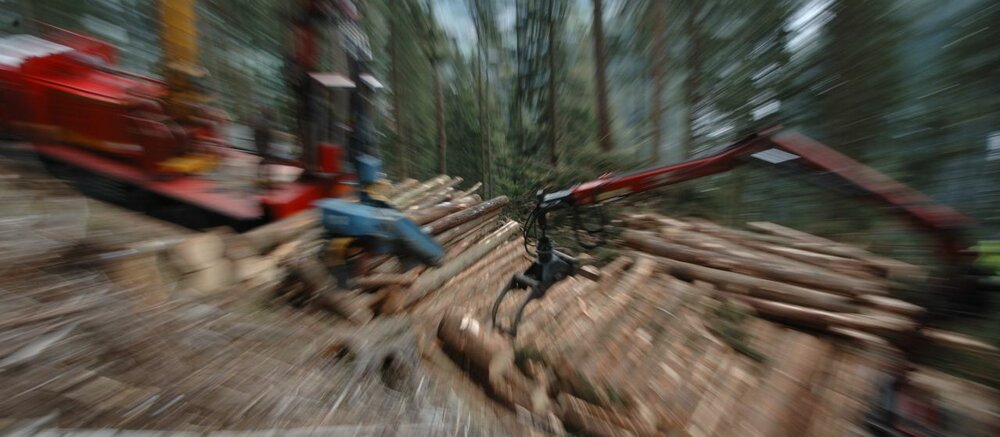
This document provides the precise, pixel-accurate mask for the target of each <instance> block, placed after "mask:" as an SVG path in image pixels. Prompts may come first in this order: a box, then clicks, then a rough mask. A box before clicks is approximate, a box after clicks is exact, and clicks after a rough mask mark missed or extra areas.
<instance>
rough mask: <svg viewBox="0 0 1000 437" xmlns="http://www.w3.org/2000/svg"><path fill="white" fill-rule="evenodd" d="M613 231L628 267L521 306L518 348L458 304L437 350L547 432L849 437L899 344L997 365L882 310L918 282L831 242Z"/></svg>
mask: <svg viewBox="0 0 1000 437" xmlns="http://www.w3.org/2000/svg"><path fill="white" fill-rule="evenodd" d="M622 222H623V223H625V225H626V227H627V229H626V230H625V231H624V233H623V234H622V240H623V241H622V242H623V246H624V249H625V252H624V253H623V254H622V255H620V256H619V258H617V259H616V260H614V261H612V262H611V263H609V264H607V265H605V266H604V267H603V268H601V269H600V274H599V275H598V277H597V279H596V280H590V279H585V278H582V277H572V278H569V279H567V280H565V281H563V282H561V283H559V284H557V285H556V286H554V287H553V288H552V289H551V290H549V292H548V293H547V295H546V297H545V299H544V300H541V301H538V302H536V303H534V304H532V305H530V306H529V307H528V310H527V311H526V313H525V317H524V321H523V322H522V325H521V329H520V331H519V333H518V337H517V338H516V339H513V340H512V339H509V338H504V337H503V336H501V335H500V334H497V333H496V332H494V331H492V330H488V329H486V327H487V326H488V318H489V314H488V311H489V308H488V305H487V304H488V303H489V302H490V301H491V300H492V299H491V298H492V297H493V296H489V297H488V298H487V299H485V300H467V299H460V300H459V302H460V303H458V304H456V305H454V306H452V307H451V308H450V309H451V310H452V311H454V312H453V313H450V315H447V316H445V317H444V318H443V319H442V321H441V322H440V324H439V325H438V328H437V337H438V341H439V342H440V344H441V347H442V349H444V350H445V351H446V352H448V353H449V355H451V356H452V358H453V360H454V361H455V362H456V363H457V364H459V365H461V366H465V368H466V369H467V371H468V373H469V375H470V377H471V378H472V379H473V380H475V381H478V382H479V384H480V385H482V386H483V387H484V391H485V392H486V393H488V394H489V395H490V396H491V397H493V398H494V399H495V400H496V401H498V402H499V403H500V404H501V405H505V406H507V407H508V408H511V409H513V410H515V411H520V412H522V413H523V414H527V415H529V416H530V417H531V418H532V420H531V423H534V424H535V425H536V426H538V427H539V428H540V429H544V430H552V429H565V430H567V431H570V432H573V433H576V434H580V435H650V436H652V435H680V434H684V435H699V436H710V435H846V434H858V433H862V431H861V430H862V428H861V427H862V426H863V423H864V418H865V414H866V412H867V408H868V406H869V404H870V402H871V401H872V399H874V396H875V395H876V386H877V384H878V383H879V382H880V381H881V380H882V378H884V374H885V373H884V372H885V371H886V369H888V368H890V365H892V364H893V363H894V362H895V361H896V360H898V358H899V357H900V356H901V355H900V351H899V350H898V349H897V348H898V346H897V345H898V344H906V343H905V341H908V340H911V339H912V337H913V336H921V337H923V339H924V340H926V341H931V342H934V343H936V344H948V345H951V346H952V347H956V348H960V349H961V350H964V351H973V352H976V353H980V354H987V355H988V356H994V357H996V356H997V355H996V354H997V351H996V349H995V348H994V347H993V346H991V345H989V344H986V343H984V342H982V341H978V340H975V339H971V338H968V337H965V336H960V335H958V334H956V333H942V332H939V331H937V330H931V329H927V328H923V329H918V328H919V327H918V324H917V322H916V320H917V319H918V318H919V317H920V316H921V314H922V312H923V309H922V308H920V307H919V306H916V305H913V304H911V303H908V302H905V301H902V300H899V299H896V298H893V297H891V296H890V281H889V279H888V277H889V276H893V275H895V276H897V277H898V275H920V274H922V273H921V272H920V270H919V269H918V268H916V267H914V266H911V265H908V264H905V263H902V262H899V261H895V260H889V259H885V258H883V257H878V256H876V255H873V254H869V253H867V252H865V251H863V250H861V249H858V248H854V247H850V246H842V245H834V244H832V243H830V244H828V247H825V248H824V249H822V250H816V251H813V250H812V249H813V248H814V246H811V245H809V244H813V243H815V241H816V240H810V241H809V244H799V243H800V242H801V241H803V240H805V239H806V238H807V237H805V236H804V235H808V234H804V233H800V234H802V235H800V234H793V233H791V232H788V231H786V232H785V233H784V234H783V235H777V234H775V233H773V232H765V233H758V232H748V231H739V230H735V229H729V228H725V227H722V226H719V225H716V224H714V223H710V222H707V221H704V220H699V219H685V220H680V219H675V218H669V217H663V216H658V215H631V216H626V217H624V218H623V219H622ZM764 226H765V227H766V229H768V230H774V229H779V228H778V227H777V225H773V226H767V225H764ZM751 228H761V224H755V225H754V226H752V227H751ZM761 229H763V228H761ZM780 229H787V228H780ZM796 232H798V231H796ZM790 235H794V239H793V238H791V237H790ZM813 238H817V239H818V237H813ZM496 256H497V257H498V258H499V257H504V256H505V255H503V253H501V254H498V255H496ZM523 265H525V264H518V266H519V267H520V266H523ZM456 279H457V282H458V283H459V284H464V283H469V282H472V281H467V280H462V279H461V278H456ZM503 280H506V278H503ZM503 280H501V281H499V282H494V283H491V284H489V285H496V286H499V285H502V281H503ZM456 288H458V289H460V288H461V286H459V287H456ZM446 289H447V286H446ZM483 290H484V291H486V290H488V289H483ZM441 292H443V291H439V293H441ZM459 293H461V291H459ZM466 293H468V292H466ZM465 295H468V294H465ZM459 296H463V295H462V294H459ZM476 302H478V304H477V303H476ZM515 304H516V302H510V303H509V304H508V305H506V308H504V307H501V313H503V312H504V311H507V313H508V314H509V312H510V311H512V309H513V306H514V305H515ZM951 336H955V337H952V338H949V337H951ZM945 338H948V340H945ZM505 340H506V341H505ZM983 390H986V392H988V390H987V389H983ZM997 408H998V406H997V405H996V404H993V405H990V406H989V407H988V409H990V411H997Z"/></svg>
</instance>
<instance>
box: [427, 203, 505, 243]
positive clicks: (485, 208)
mask: <svg viewBox="0 0 1000 437" xmlns="http://www.w3.org/2000/svg"><path fill="white" fill-rule="evenodd" d="M509 202H510V200H509V199H508V198H507V196H500V197H494V198H492V199H490V200H487V201H485V202H482V203H479V204H477V205H474V206H472V207H470V208H466V209H463V210H461V211H458V212H456V213H453V214H449V215H446V216H444V217H442V218H440V219H438V220H435V221H433V222H431V223H429V224H427V225H426V226H424V227H423V228H422V229H423V231H424V232H426V233H428V234H431V235H437V234H440V233H442V232H444V231H445V230H448V229H451V228H454V227H455V226H458V225H461V224H462V223H465V222H468V221H470V220H474V219H476V218H478V217H481V216H483V215H486V214H489V213H491V212H493V211H497V210H499V209H500V208H503V207H504V206H506V205H507V204H508V203H509Z"/></svg>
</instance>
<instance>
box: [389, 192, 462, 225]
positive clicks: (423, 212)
mask: <svg viewBox="0 0 1000 437" xmlns="http://www.w3.org/2000/svg"><path fill="white" fill-rule="evenodd" d="M479 202H480V199H479V196H475V195H473V196H468V197H463V198H460V199H455V200H453V201H451V202H445V203H440V204H438V205H436V206H431V207H427V208H422V209H417V210H413V211H410V212H408V213H406V216H407V217H409V218H410V219H411V220H413V221H414V223H416V224H418V225H425V224H427V223H430V222H432V221H434V220H437V219H440V218H441V217H444V216H446V215H448V214H451V213H454V212H458V211H461V210H463V209H465V208H468V207H470V206H472V205H475V204H477V203H479Z"/></svg>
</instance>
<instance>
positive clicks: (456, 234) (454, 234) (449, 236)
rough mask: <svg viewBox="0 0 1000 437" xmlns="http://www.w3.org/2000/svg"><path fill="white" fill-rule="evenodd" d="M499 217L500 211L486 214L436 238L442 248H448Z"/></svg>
mask: <svg viewBox="0 0 1000 437" xmlns="http://www.w3.org/2000/svg"><path fill="white" fill-rule="evenodd" d="M498 215H500V211H499V210H495V211H493V212H490V213H487V214H484V215H482V216H480V217H478V218H476V219H473V220H470V221H467V222H465V223H462V224H461V225H458V226H455V227H454V228H451V229H448V230H447V231H444V232H442V233H440V234H438V235H437V236H436V237H434V238H435V239H436V240H437V241H438V244H441V245H442V246H447V245H449V244H451V243H452V242H454V241H455V240H457V239H459V238H461V237H462V236H464V235H465V234H466V233H468V232H470V231H472V230H473V229H475V228H477V227H479V226H481V225H482V224H483V223H486V222H488V221H491V220H493V219H495V218H496V217H497V216H498Z"/></svg>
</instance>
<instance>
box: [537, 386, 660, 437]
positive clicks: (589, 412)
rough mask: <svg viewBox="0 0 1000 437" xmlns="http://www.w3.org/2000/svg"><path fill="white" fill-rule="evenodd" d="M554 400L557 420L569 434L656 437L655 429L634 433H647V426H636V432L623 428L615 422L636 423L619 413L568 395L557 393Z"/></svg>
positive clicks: (601, 436) (609, 436)
mask: <svg viewBox="0 0 1000 437" xmlns="http://www.w3.org/2000/svg"><path fill="white" fill-rule="evenodd" d="M556 400H557V403H558V406H559V407H558V410H557V411H558V415H559V420H562V422H563V425H565V426H566V429H567V430H569V431H571V432H574V433H577V434H580V435H587V436H596V437H603V436H608V437H617V436H630V435H656V430H655V429H653V430H652V432H634V431H637V430H639V429H641V430H642V431H649V430H648V426H641V427H638V426H637V427H636V428H638V429H637V430H630V429H628V428H625V427H623V426H621V425H619V424H618V423H616V422H628V423H632V422H638V421H636V420H634V419H632V418H626V417H621V416H622V415H621V414H620V413H617V412H609V411H607V410H604V409H601V408H600V407H597V406H594V405H591V404H588V403H587V402H586V401H584V400H581V399H577V398H575V397H573V396H571V395H569V394H566V393H559V396H558V397H557V398H556Z"/></svg>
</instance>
